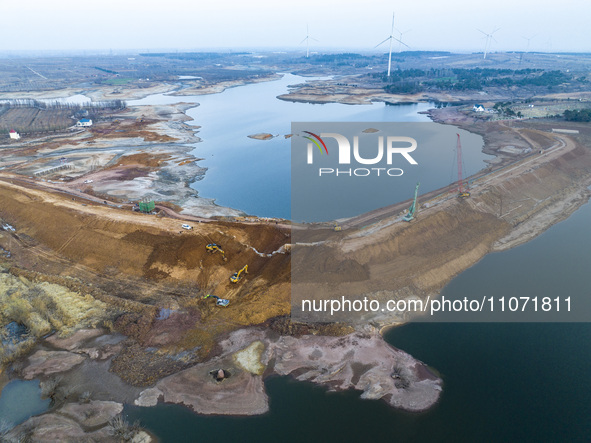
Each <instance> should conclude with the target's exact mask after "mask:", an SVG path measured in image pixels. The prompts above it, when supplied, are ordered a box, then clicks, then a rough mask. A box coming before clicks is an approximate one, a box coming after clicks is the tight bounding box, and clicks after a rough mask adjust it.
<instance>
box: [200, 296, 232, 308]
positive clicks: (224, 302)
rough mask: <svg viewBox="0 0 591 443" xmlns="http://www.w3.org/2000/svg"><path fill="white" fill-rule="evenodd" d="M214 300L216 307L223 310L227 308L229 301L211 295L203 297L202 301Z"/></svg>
mask: <svg viewBox="0 0 591 443" xmlns="http://www.w3.org/2000/svg"><path fill="white" fill-rule="evenodd" d="M209 297H211V298H215V299H216V302H215V304H216V306H221V307H223V308H225V307H226V306H228V305H229V304H230V300H228V299H225V298H219V297H218V296H217V295H212V294H207V295H206V296H205V297H203V299H204V300H205V299H206V298H209Z"/></svg>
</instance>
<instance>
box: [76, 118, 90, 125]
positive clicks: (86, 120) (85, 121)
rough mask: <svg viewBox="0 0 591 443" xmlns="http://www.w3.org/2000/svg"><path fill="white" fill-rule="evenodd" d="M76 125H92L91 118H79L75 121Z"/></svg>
mask: <svg viewBox="0 0 591 443" xmlns="http://www.w3.org/2000/svg"><path fill="white" fill-rule="evenodd" d="M76 126H92V120H91V119H89V118H81V119H80V120H78V123H76Z"/></svg>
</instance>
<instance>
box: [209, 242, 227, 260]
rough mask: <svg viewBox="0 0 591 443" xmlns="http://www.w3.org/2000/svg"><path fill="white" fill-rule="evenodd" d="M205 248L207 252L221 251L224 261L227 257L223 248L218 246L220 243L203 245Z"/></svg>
mask: <svg viewBox="0 0 591 443" xmlns="http://www.w3.org/2000/svg"><path fill="white" fill-rule="evenodd" d="M205 249H206V250H207V252H211V253H214V252H221V253H222V259H223V260H224V261H226V260H227V258H226V253H225V252H224V250H223V249H222V248H221V247H220V245H216V244H215V243H210V244H208V245H207V246H206V247H205Z"/></svg>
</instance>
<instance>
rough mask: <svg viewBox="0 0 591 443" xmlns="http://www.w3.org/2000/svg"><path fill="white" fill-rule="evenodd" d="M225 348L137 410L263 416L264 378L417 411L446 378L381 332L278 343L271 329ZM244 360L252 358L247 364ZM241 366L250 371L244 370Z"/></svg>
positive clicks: (244, 335)
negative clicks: (287, 378) (173, 408)
mask: <svg viewBox="0 0 591 443" xmlns="http://www.w3.org/2000/svg"><path fill="white" fill-rule="evenodd" d="M220 346H221V347H222V349H223V351H222V352H221V354H220V355H219V356H218V357H216V358H215V359H213V360H210V361H208V362H207V363H204V364H200V365H197V366H194V367H192V368H190V369H186V370H184V371H182V372H179V373H178V374H175V375H172V376H169V377H167V378H164V379H162V380H161V381H160V382H158V383H157V384H156V386H155V387H154V388H149V389H147V390H145V391H143V392H142V393H141V394H140V397H139V398H138V399H137V400H136V402H135V403H136V404H137V405H139V406H154V405H155V404H156V403H157V401H158V400H159V399H161V400H162V401H164V402H170V403H180V404H184V405H186V406H189V407H191V408H192V409H193V410H194V411H195V412H198V413H201V414H225V415H226V414H230V415H253V414H261V413H264V412H266V411H267V410H268V400H267V396H266V393H265V392H264V385H263V383H262V374H263V373H264V375H265V376H269V375H272V374H277V375H291V376H293V377H295V378H297V379H298V380H300V381H310V382H313V383H316V384H319V385H322V386H325V387H327V388H328V389H330V390H333V391H341V390H348V389H355V390H359V391H362V395H361V397H362V398H364V399H374V400H377V399H383V400H384V401H386V402H387V403H388V404H389V405H391V406H393V407H396V408H400V409H404V410H408V411H415V412H416V411H422V410H425V409H428V408H429V407H431V406H432V405H433V404H434V403H435V402H437V400H438V398H439V395H440V392H441V384H442V381H441V379H439V378H438V377H437V376H435V375H434V374H432V373H431V372H430V371H429V369H428V368H427V367H426V366H425V365H424V364H423V363H421V362H419V361H417V360H415V359H414V358H412V357H411V356H410V355H408V354H406V353H405V352H403V351H400V350H398V349H395V348H393V347H391V346H389V345H387V344H386V343H385V342H384V341H383V339H382V338H381V336H379V335H378V334H377V333H376V331H370V330H368V331H366V332H363V333H362V332H357V333H353V334H349V335H346V336H343V337H327V336H314V335H306V336H301V337H291V336H279V337H276V336H275V337H273V336H272V335H271V334H269V333H268V332H266V331H264V330H257V329H253V330H239V331H236V332H234V333H232V334H230V336H229V338H228V339H226V340H223V341H221V342H220ZM253 347H254V348H255V350H252V351H251V350H250V348H253ZM249 351H250V352H249ZM243 353H248V355H247V356H245V357H243V358H240V354H243ZM237 356H238V358H237ZM241 360H242V361H244V360H246V364H245V363H242V364H240V363H237V362H240V361H241ZM220 368H221V369H223V370H224V371H226V372H227V373H228V374H230V376H229V378H227V379H224V380H222V381H216V380H215V379H214V377H213V376H212V375H211V374H210V373H213V372H216V371H217V370H219V369H220Z"/></svg>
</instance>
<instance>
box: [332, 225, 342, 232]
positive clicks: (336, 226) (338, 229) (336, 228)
mask: <svg viewBox="0 0 591 443" xmlns="http://www.w3.org/2000/svg"><path fill="white" fill-rule="evenodd" d="M341 229H343V228H341V227H340V226H339V224H338V223H335V224H334V230H335V232H338V231H340V230H341Z"/></svg>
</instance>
